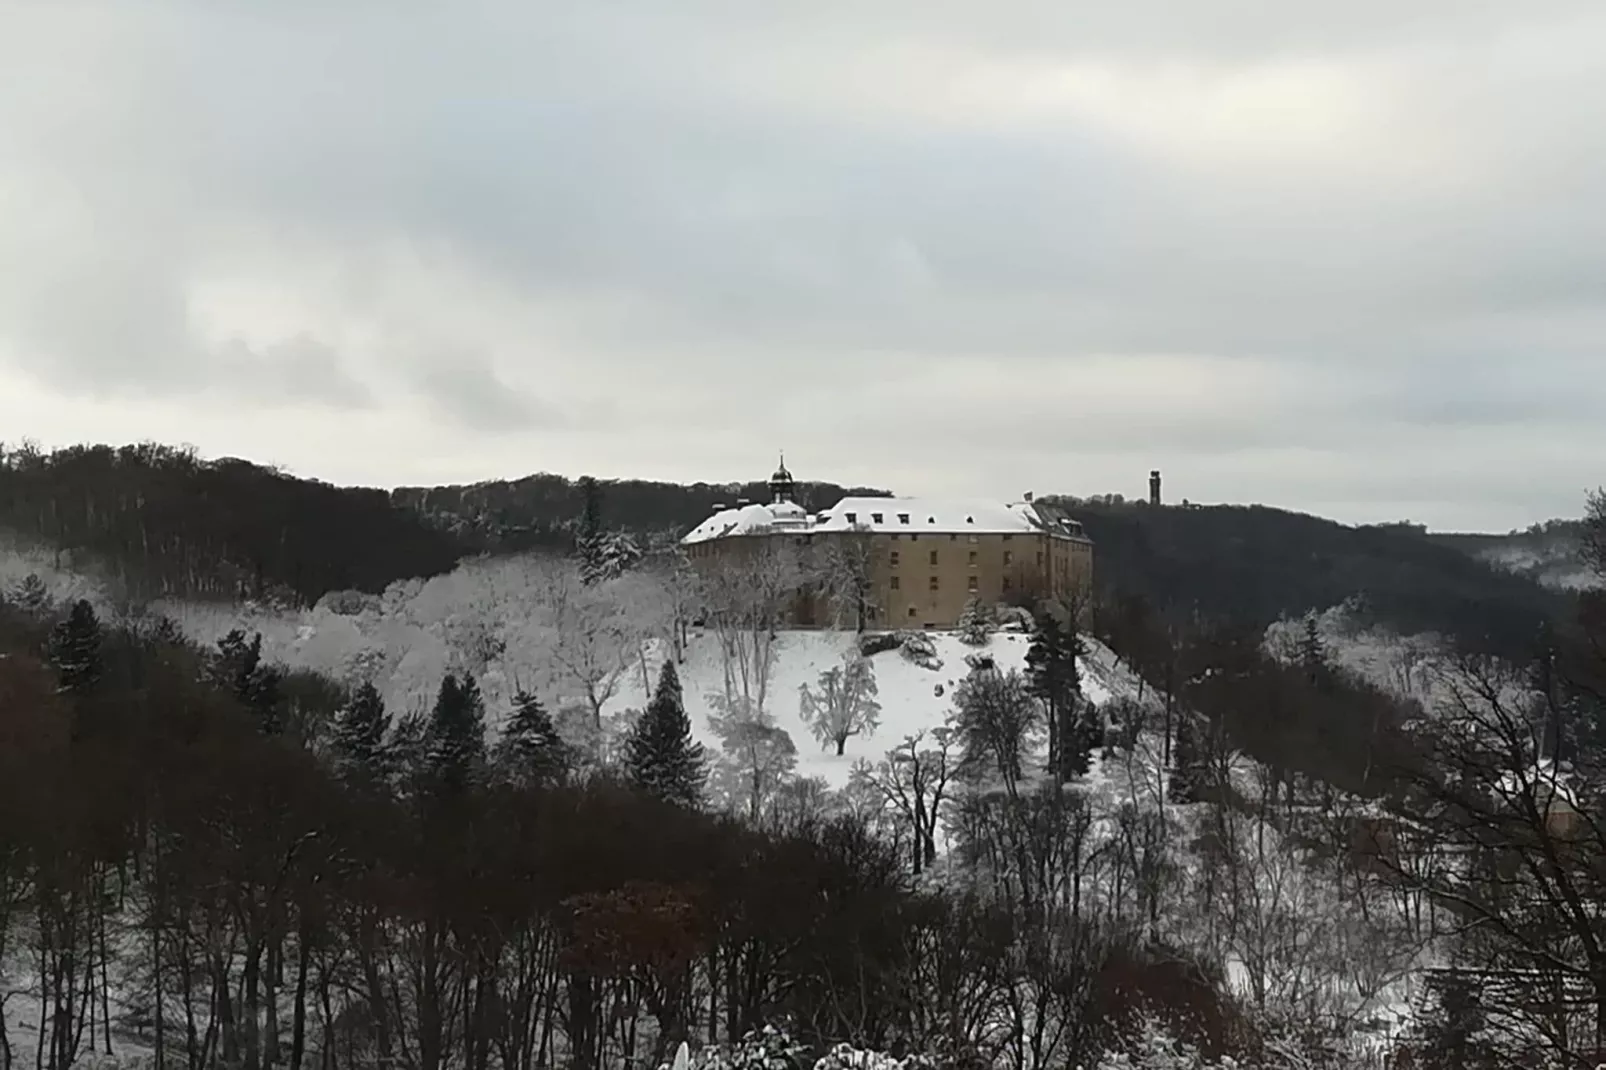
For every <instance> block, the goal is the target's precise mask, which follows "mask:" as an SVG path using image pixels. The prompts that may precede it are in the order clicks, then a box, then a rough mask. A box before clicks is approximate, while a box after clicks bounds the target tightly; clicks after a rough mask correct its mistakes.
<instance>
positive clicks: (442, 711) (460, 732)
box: [426, 673, 485, 795]
mask: <svg viewBox="0 0 1606 1070" xmlns="http://www.w3.org/2000/svg"><path fill="white" fill-rule="evenodd" d="M426 745H427V755H428V762H429V772H430V775H431V779H432V781H433V783H434V785H435V787H436V788H437V789H438V790H440V791H441V792H442V793H444V794H448V795H456V794H461V793H462V792H463V791H464V790H466V789H467V788H468V787H469V786H470V785H471V784H473V783H474V781H475V779H476V778H477V777H478V776H479V773H480V770H481V768H482V767H483V766H484V764H485V702H484V700H483V699H482V698H481V697H480V688H479V684H477V683H475V681H474V677H473V676H472V675H470V674H468V673H464V674H463V679H462V680H461V682H460V681H459V680H458V678H457V677H456V676H455V675H454V674H452V673H447V674H446V677H445V679H443V680H442V681H441V689H440V693H439V695H438V696H436V699H435V708H434V710H432V711H431V713H430V719H429V731H428V734H427V737H426Z"/></svg>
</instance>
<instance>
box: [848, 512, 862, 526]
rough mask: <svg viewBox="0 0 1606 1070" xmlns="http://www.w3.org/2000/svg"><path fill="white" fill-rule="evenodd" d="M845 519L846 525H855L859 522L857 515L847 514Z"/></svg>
mask: <svg viewBox="0 0 1606 1070" xmlns="http://www.w3.org/2000/svg"><path fill="white" fill-rule="evenodd" d="M847 518H848V523H850V524H857V523H858V522H859V514H858V513H848V514H847Z"/></svg>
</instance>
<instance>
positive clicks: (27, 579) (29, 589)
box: [10, 572, 50, 614]
mask: <svg viewBox="0 0 1606 1070" xmlns="http://www.w3.org/2000/svg"><path fill="white" fill-rule="evenodd" d="M10 597H11V601H12V602H13V603H15V604H16V605H17V606H19V607H21V608H22V609H23V610H24V611H25V612H28V613H34V614H38V613H43V612H44V611H45V610H46V608H48V607H49V605H50V592H49V590H47V589H46V587H45V581H44V580H42V579H40V578H39V573H37V572H30V573H28V574H27V575H26V576H24V577H23V578H22V580H21V581H20V582H19V583H18V584H17V585H16V586H15V587H13V588H12V589H11V592H10Z"/></svg>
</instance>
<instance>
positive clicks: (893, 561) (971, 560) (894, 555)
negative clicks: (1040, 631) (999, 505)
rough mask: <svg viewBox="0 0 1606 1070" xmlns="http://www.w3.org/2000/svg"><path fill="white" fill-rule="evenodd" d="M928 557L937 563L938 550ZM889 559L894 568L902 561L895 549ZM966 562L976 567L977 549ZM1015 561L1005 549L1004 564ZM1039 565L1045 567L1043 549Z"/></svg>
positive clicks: (969, 555)
mask: <svg viewBox="0 0 1606 1070" xmlns="http://www.w3.org/2000/svg"><path fill="white" fill-rule="evenodd" d="M926 558H927V560H928V561H929V562H930V563H931V564H933V565H935V564H936V563H937V551H935V550H933V551H931V553H929V554H927V555H926ZM887 560H888V564H890V565H891V566H892V567H893V568H897V567H898V565H899V563H900V558H899V555H898V551H896V550H893V551H892V552H891V554H889V555H888V559H887ZM965 563H966V564H967V565H970V566H971V567H972V568H974V567H975V566H976V551H975V550H972V551H970V553H969V554H967V555H966V561H965ZM1014 563H1015V555H1014V554H1013V553H1012V552H1010V551H1009V550H1005V551H1004V564H1006V565H1013V564H1014ZM1037 567H1038V568H1042V567H1043V552H1042V551H1041V550H1039V551H1038V552H1037Z"/></svg>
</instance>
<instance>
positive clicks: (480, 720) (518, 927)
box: [0, 592, 1231, 1070]
mask: <svg viewBox="0 0 1606 1070" xmlns="http://www.w3.org/2000/svg"><path fill="white" fill-rule="evenodd" d="M30 600H31V598H30V596H28V595H27V593H26V592H22V597H20V598H19V597H15V596H13V597H11V598H9V599H8V600H7V601H6V602H5V604H4V605H0V652H3V653H4V656H3V657H0V973H3V974H5V976H0V992H3V993H5V994H7V995H14V994H15V993H16V992H18V991H25V992H26V993H28V994H30V995H31V996H32V997H33V1001H32V1002H31V1003H29V1004H24V1005H25V1006H27V1007H28V1010H27V1015H28V1021H27V1023H26V1027H27V1028H26V1032H30V1033H33V1034H34V1035H36V1036H37V1037H38V1046H37V1049H36V1054H35V1056H34V1058H33V1059H32V1060H30V1061H31V1062H33V1063H34V1065H36V1066H38V1067H49V1068H53V1070H54V1068H65V1067H68V1066H71V1065H74V1064H75V1063H77V1062H79V1061H82V1060H83V1059H86V1058H89V1057H91V1056H93V1055H95V1054H96V1053H97V1052H99V1053H105V1052H110V1051H112V1050H114V1049H115V1048H116V1046H117V1044H116V1042H117V1039H118V1038H119V1037H121V1036H123V1035H125V1034H127V1033H129V1032H135V1033H137V1034H138V1035H139V1036H140V1038H141V1039H142V1041H143V1043H145V1044H146V1045H148V1046H149V1047H150V1048H151V1049H152V1050H153V1051H154V1056H153V1058H154V1061H155V1065H156V1066H159V1067H170V1066H183V1067H187V1068H189V1070H202V1068H208V1067H214V1066H239V1067H246V1068H248V1070H260V1068H264V1067H270V1066H274V1067H277V1066H287V1067H292V1068H295V1070H301V1068H302V1067H307V1066H312V1065H316V1066H318V1067H320V1068H323V1067H328V1068H331V1070H332V1068H336V1067H340V1066H379V1065H383V1066H395V1065H406V1066H417V1067H422V1068H428V1070H436V1068H440V1067H447V1066H453V1067H456V1066H462V1067H468V1068H474V1070H483V1068H485V1067H489V1066H491V1065H498V1066H508V1067H526V1068H528V1067H538V1066H549V1065H567V1066H574V1067H580V1068H582V1070H591V1068H596V1067H602V1066H616V1065H637V1064H640V1063H647V1064H650V1065H656V1064H657V1063H658V1062H661V1061H663V1060H664V1059H665V1058H666V1056H667V1054H668V1053H669V1052H671V1051H672V1050H673V1047H674V1045H676V1044H678V1043H679V1042H680V1041H683V1040H689V1041H692V1042H693V1043H694V1044H696V1045H699V1046H701V1045H705V1044H735V1043H738V1042H739V1041H740V1040H741V1039H742V1038H743V1037H746V1036H748V1035H749V1034H752V1033H753V1032H754V1031H755V1030H758V1029H760V1028H761V1027H763V1026H764V1025H766V1024H768V1023H775V1022H785V1023H788V1029H789V1030H790V1032H791V1035H793V1036H795V1037H797V1038H799V1040H800V1041H801V1042H802V1043H803V1044H804V1045H805V1046H806V1047H807V1049H808V1050H810V1051H812V1052H823V1051H825V1050H827V1049H828V1048H830V1047H831V1046H832V1045H833V1044H835V1043H837V1042H839V1041H852V1042H854V1043H856V1044H859V1045H861V1046H866V1047H873V1048H878V1049H890V1050H905V1051H916V1050H918V1051H923V1052H930V1053H937V1054H938V1055H940V1056H941V1058H942V1060H943V1061H944V1063H945V1064H946V1065H952V1066H980V1065H997V1064H999V1063H1003V1064H1005V1065H1013V1066H1016V1067H1019V1068H1024V1067H1026V1066H1043V1065H1057V1064H1059V1063H1060V1062H1061V1061H1063V1060H1068V1059H1072V1058H1078V1057H1082V1056H1089V1057H1090V1056H1092V1055H1095V1054H1096V1053H1097V1052H1099V1051H1101V1050H1103V1048H1104V1046H1106V1045H1108V1044H1109V1043H1112V1042H1113V1039H1114V1038H1115V1037H1116V1036H1117V1035H1118V1034H1119V1033H1120V1032H1121V1031H1122V1030H1123V1029H1125V1028H1127V1026H1128V1025H1129V1024H1130V1020H1131V1016H1132V1010H1131V1008H1132V1007H1133V1006H1135V1004H1132V1003H1130V1002H1129V1001H1127V1000H1126V999H1125V997H1124V996H1123V995H1122V993H1127V992H1130V991H1133V990H1142V991H1144V992H1147V993H1149V994H1150V996H1151V997H1152V1000H1153V1001H1157V1002H1158V1004H1160V1005H1174V1006H1175V1007H1176V1008H1180V1009H1179V1010H1178V1014H1179V1015H1180V1014H1181V1013H1182V1011H1181V1009H1186V1008H1192V1007H1194V1006H1195V1005H1196V1004H1199V1003H1200V1001H1203V1002H1204V1003H1205V1004H1208V1005H1209V1006H1211V1007H1212V1008H1214V1010H1213V1012H1212V1013H1215V1014H1225V1013H1226V1011H1224V1010H1222V1007H1223V1005H1224V1004H1223V1002H1222V1000H1221V998H1220V996H1219V992H1218V987H1217V986H1216V985H1215V983H1214V982H1213V981H1211V979H1210V978H1209V977H1208V976H1207V975H1206V974H1205V973H1204V972H1203V971H1202V970H1193V969H1180V970H1179V969H1178V967H1177V966H1176V964H1175V963H1176V956H1175V955H1174V954H1172V953H1170V952H1169V951H1168V952H1165V953H1161V950H1160V949H1159V948H1158V947H1157V946H1156V945H1155V944H1154V943H1153V941H1152V940H1150V939H1147V938H1143V937H1141V934H1138V933H1137V932H1136V931H1135V930H1133V929H1132V928H1131V927H1123V926H1119V925H1114V924H1103V923H1100V924H1097V925H1095V924H1094V923H1093V920H1092V917H1091V915H1088V916H1078V915H1075V914H1072V915H1071V916H1069V917H1061V916H1060V915H1059V914H1058V913H1057V912H1056V911H1055V910H1053V909H1052V904H1053V902H1055V900H1054V899H1053V898H1052V897H1049V898H1044V897H1043V896H1042V895H1039V894H1031V895H1028V896H1025V897H1015V898H1009V897H1003V898H1001V897H999V896H997V895H994V894H987V893H984V891H983V890H982V889H981V888H979V887H977V886H974V885H967V884H965V883H960V884H958V885H955V886H947V887H945V886H932V885H929V884H926V883H923V882H919V881H917V880H916V879H915V873H916V872H918V871H919V870H920V869H921V868H922V867H923V866H925V865H929V863H930V862H931V860H932V855H931V851H930V850H929V846H930V845H929V843H927V844H926V845H925V847H924V848H923V849H922V850H921V851H920V852H919V860H918V861H917V862H916V863H915V865H914V866H913V867H911V865H910V857H909V856H908V854H906V853H905V851H904V850H902V848H901V845H900V843H899V840H898V837H897V836H886V835H883V834H882V830H881V828H880V826H879V824H878V822H879V821H880V820H881V817H879V816H875V815H873V814H871V813H869V812H855V811H854V809H853V807H852V806H850V805H846V804H842V805H838V804H836V803H833V802H831V801H830V800H826V799H822V798H819V797H817V796H811V795H810V794H809V793H808V792H807V791H798V792H792V793H782V794H780V795H778V796H777V797H776V798H775V799H773V800H771V801H770V803H769V804H768V805H766V806H765V807H763V808H762V809H761V810H758V811H754V812H751V813H748V814H745V815H742V816H741V818H738V817H737V816H734V815H730V814H723V813H718V812H714V811H713V810H711V809H710V808H709V807H707V806H704V805H700V803H701V800H702V799H703V792H704V790H705V783H706V777H707V774H708V765H707V759H706V756H705V755H704V754H703V753H702V750H701V748H700V747H699V746H697V745H696V744H695V743H694V742H693V741H692V740H691V733H690V725H689V721H688V719H687V717H686V713H685V710H684V703H683V700H682V696H681V691H680V687H679V684H678V679H677V675H676V670H675V667H674V662H673V660H671V661H669V662H667V663H666V664H665V666H664V667H663V668H662V670H661V672H660V677H659V680H658V686H657V688H656V689H655V693H654V695H653V698H652V700H651V702H650V703H649V705H648V707H647V709H646V710H645V711H644V712H643V715H642V717H641V718H640V720H639V721H638V722H637V723H636V724H635V726H634V727H633V729H632V730H631V732H630V734H629V736H628V738H627V741H626V745H625V747H624V748H623V749H622V753H621V754H620V755H619V757H618V759H617V761H600V760H598V759H597V758H596V756H595V755H587V754H584V753H578V752H577V751H576V750H575V748H574V747H573V745H572V744H571V743H569V742H568V741H566V740H565V739H564V737H563V736H562V735H561V734H560V733H559V732H557V731H556V729H555V726H554V724H553V722H552V718H551V717H550V716H549V715H548V713H547V712H546V710H545V709H544V708H543V706H542V704H541V703H540V702H539V701H538V700H537V699H536V698H535V697H533V696H531V695H528V694H520V695H518V696H517V698H516V699H515V701H514V709H512V710H511V711H508V715H507V716H506V717H505V718H504V719H503V727H502V728H501V729H500V730H498V731H496V732H492V731H490V730H488V728H487V720H488V718H487V714H486V710H485V702H484V698H483V696H482V695H481V693H480V691H479V688H478V684H477V682H476V681H475V679H474V678H473V677H472V676H471V675H469V674H455V673H454V674H450V675H448V676H446V677H445V678H444V679H443V680H442V681H441V685H440V689H439V691H438V693H437V695H436V697H435V700H434V702H433V703H432V704H431V706H430V707H429V708H428V709H426V710H403V711H390V710H387V709H386V708H385V704H384V702H383V700H382V699H381V697H380V695H379V693H378V691H377V690H376V689H375V688H373V687H372V686H359V687H357V688H356V689H354V690H353V691H352V692H351V693H349V694H347V693H345V692H344V691H342V690H341V689H338V688H334V687H333V686H332V685H325V686H323V687H319V686H316V684H317V682H316V681H310V680H307V679H303V678H299V677H298V675H297V674H293V673H289V672H287V671H286V670H284V669H283V668H281V667H277V666H273V665H269V664H266V663H265V662H264V660H263V658H262V657H261V648H260V639H259V637H250V636H247V635H245V634H243V633H240V632H234V633H231V634H229V635H227V636H225V637H224V638H223V639H222V640H221V641H220V642H219V643H218V644H216V646H215V647H213V648H212V649H209V650H199V649H196V648H194V647H193V646H191V645H189V644H187V643H185V642H184V641H182V640H181V639H180V638H179V636H178V635H177V633H176V630H175V629H174V628H173V627H172V626H171V624H169V623H166V622H164V621H162V620H160V619H155V620H150V619H147V620H144V621H142V622H141V623H138V624H118V625H115V626H112V625H107V624H104V623H102V622H101V621H100V620H99V618H98V617H97V615H96V613H95V611H94V609H93V608H92V607H91V606H90V605H89V604H88V603H86V602H80V603H76V604H74V605H72V606H70V607H64V608H63V609H61V610H55V609H52V608H51V607H48V606H41V605H39V604H30ZM1066 641H1069V640H1064V641H1062V642H1061V643H1060V645H1061V646H1064V642H1066ZM1052 660H1053V655H1049V654H1045V655H1044V659H1043V660H1041V661H1040V664H1041V665H1042V666H1044V668H1043V669H1042V671H1041V673H1040V674H1037V675H1034V678H1033V679H1034V682H1033V683H1032V684H1031V685H1030V686H1031V687H1032V688H1043V689H1046V690H1053V689H1055V688H1060V689H1063V687H1064V684H1065V681H1064V679H1063V670H1061V672H1060V678H1059V679H1058V682H1054V681H1053V680H1050V677H1051V676H1053V675H1054V674H1053V673H1052V672H1050V671H1049V670H1048V668H1047V666H1048V665H1049V664H1050V662H1052ZM990 671H991V670H988V669H987V668H986V667H985V665H982V664H980V663H979V664H978V669H977V673H978V674H979V675H977V676H976V680H977V682H976V683H975V684H974V685H973V686H974V687H975V689H976V690H977V692H978V694H979V693H980V692H981V691H983V690H985V689H986V688H987V687H989V686H991V685H990V684H988V683H986V682H985V681H988V680H991V679H992V677H991V676H989V675H988V673H989V672H990ZM1062 693H1064V692H1063V691H1062ZM830 701H831V700H830V699H828V698H825V697H823V696H822V698H821V702H822V703H823V704H825V705H829V704H830ZM1065 701H1066V702H1070V701H1072V699H1071V698H1070V697H1069V696H1068V694H1067V697H1066V700H1065ZM966 705H967V706H968V705H975V706H977V708H980V705H979V704H977V703H968V702H967V703H966ZM988 738H990V739H992V740H993V741H994V742H997V740H998V739H1000V738H1002V737H1000V736H997V735H996V734H995V735H994V736H991V737H987V736H986V734H985V732H981V733H980V734H978V735H977V737H976V742H974V743H970V742H966V744H965V748H966V750H967V753H968V754H970V755H971V756H970V757H968V758H966V759H965V760H964V761H965V762H966V763H970V764H972V765H973V764H975V763H980V762H982V761H984V760H985V756H986V755H989V754H992V753H994V750H990V749H989V746H991V744H988V743H985V742H982V740H983V739H988ZM912 748H913V749H914V750H915V751H916V752H917V753H916V755H915V760H916V761H917V762H924V761H927V760H928V758H927V756H926V755H925V754H924V752H923V750H922V749H921V748H920V747H919V746H918V744H913V745H912ZM1080 750H1081V753H1083V755H1084V759H1085V754H1086V748H1085V747H1082V748H1080ZM962 764H963V763H962ZM966 768H969V766H968V765H967V766H966ZM876 775H877V774H875V773H874V772H873V771H872V772H871V773H870V774H869V776H870V777H871V778H872V779H874V778H875V776H876ZM904 775H905V770H904V769H903V768H902V767H899V768H896V769H895V770H893V771H891V772H889V773H888V778H889V779H888V780H887V781H885V784H884V786H885V787H886V789H887V790H891V791H897V790H900V787H899V786H900V784H902V785H903V786H904V787H907V786H908V785H907V783H906V782H905V781H903V780H901V779H900V778H902V777H904ZM929 786H930V782H929V781H928V782H927V783H925V784H923V785H922V786H921V787H920V789H919V790H920V791H921V792H923V793H924V792H926V791H927V789H928V788H929ZM869 790H872V791H875V790H879V789H875V788H871V789H869ZM1021 794H1022V797H1024V796H1025V795H1026V793H1024V792H1022V793H1021ZM1034 798H1036V797H1035V796H1034ZM1045 800H1046V796H1044V797H1042V799H1040V800H1039V801H1038V802H1031V803H1018V804H1017V805H1018V806H1020V807H1023V809H1022V810H1021V813H1022V814H1024V813H1026V812H1028V811H1030V810H1031V809H1032V807H1034V806H1040V805H1045V804H1046V802H1045ZM926 801H927V802H930V803H932V805H933V810H932V813H933V814H935V813H936V808H937V807H938V806H940V800H938V799H932V798H930V797H929V796H927V797H926ZM877 813H879V814H882V815H884V813H885V811H884V810H878V811H877ZM922 820H927V819H926V818H925V817H924V815H922ZM1021 820H1025V818H1024V817H1022V818H1021ZM1004 827H1012V828H1013V827H1018V826H1015V825H1008V826H1000V828H1004ZM925 829H926V831H925V834H924V835H925V838H926V839H927V840H928V841H929V839H930V837H931V836H932V835H933V832H932V826H931V825H930V824H929V823H928V824H926V825H925ZM997 835H1004V833H1003V832H1001V831H1000V832H998V833H997ZM1011 835H1013V834H1011ZM992 836H993V834H985V835H979V836H978V837H977V838H975V839H973V840H972V841H971V842H973V843H975V844H976V845H978V846H977V850H981V851H985V848H984V847H983V846H982V845H985V844H987V843H990V842H993V840H992V838H991V837H992ZM1024 844H1025V841H1019V842H1017V843H1016V846H1017V847H1019V848H1020V849H1022V850H1024V849H1025V847H1024ZM1018 857H1020V858H1024V856H1018ZM1028 868H1031V867H1030V866H1029V867H1028ZM1134 872H1135V871H1134ZM1020 875H1021V876H1022V877H1024V875H1025V871H1020ZM1023 887H1025V886H1023ZM1030 887H1033V888H1036V887H1038V886H1037V885H1031V886H1030ZM1168 1000H1169V1001H1170V1002H1169V1004H1168V1003H1167V1001H1168ZM17 1006H19V1002H18V1001H16V1000H13V999H7V1000H4V1001H0V1052H3V1053H4V1056H3V1060H4V1061H3V1063H0V1065H3V1066H4V1067H5V1068H6V1070H10V1067H11V1066H12V1065H13V1063H12V1055H11V1053H12V1051H13V1049H14V1045H13V1041H14V1039H15V1038H17V1037H18V1036H20V1035H21V1033H22V1032H23V1031H24V1029H23V1023H21V1022H19V1021H18V1020H17V1018H16V1017H15V1016H14V1013H13V1008H16V1007H17ZM1230 1036H1231V1031H1230V1030H1226V1029H1223V1030H1222V1031H1221V1032H1220V1034H1219V1038H1218V1042H1219V1044H1221V1045H1224V1044H1226V1043H1227V1038H1228V1037H1230ZM1079 1053H1080V1054H1079Z"/></svg>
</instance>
